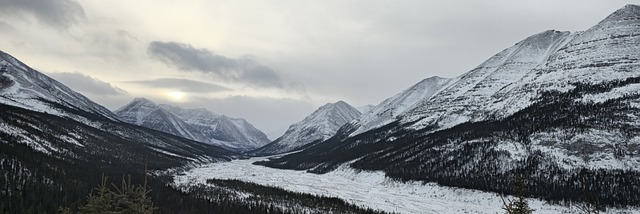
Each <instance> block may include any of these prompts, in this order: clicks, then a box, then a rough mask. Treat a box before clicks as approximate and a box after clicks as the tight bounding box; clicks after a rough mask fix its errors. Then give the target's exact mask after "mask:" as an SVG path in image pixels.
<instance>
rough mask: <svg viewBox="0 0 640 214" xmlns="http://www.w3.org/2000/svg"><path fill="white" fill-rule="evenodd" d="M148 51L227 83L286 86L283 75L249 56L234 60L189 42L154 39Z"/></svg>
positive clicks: (167, 61) (160, 58)
mask: <svg viewBox="0 0 640 214" xmlns="http://www.w3.org/2000/svg"><path fill="white" fill-rule="evenodd" d="M147 52H148V53H149V55H151V56H152V57H153V58H155V59H157V60H159V61H161V62H164V63H166V64H167V65H170V66H175V67H177V68H178V69H180V70H184V71H200V72H204V73H211V74H214V75H216V77H219V78H221V79H222V80H224V81H228V82H239V83H245V84H248V85H249V86H252V87H261V88H269V87H273V88H284V87H285V84H284V83H283V81H282V79H281V78H280V76H279V75H278V74H277V73H276V72H275V71H274V70H273V69H272V68H270V67H267V66H264V65H261V64H260V63H258V62H256V61H255V60H253V59H250V58H248V57H244V58H240V59H232V58H228V57H225V56H222V55H217V54H215V53H213V52H211V51H210V50H207V49H198V48H194V47H193V46H191V45H189V44H184V43H177V42H160V41H154V42H151V43H150V44H149V47H148V48H147Z"/></svg>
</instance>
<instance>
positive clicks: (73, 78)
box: [49, 72, 127, 96]
mask: <svg viewBox="0 0 640 214" xmlns="http://www.w3.org/2000/svg"><path fill="white" fill-rule="evenodd" d="M49 76H51V77H53V78H54V79H56V80H58V81H60V82H62V83H63V84H65V85H67V86H69V87H70V88H72V89H73V90H76V91H79V92H81V93H87V94H93V95H100V96H116V95H125V94H127V92H126V91H125V90H122V89H120V88H118V87H115V86H113V85H111V84H110V83H107V82H104V81H102V80H99V79H96V78H94V77H91V76H88V75H84V74H81V73H77V72H63V73H49Z"/></svg>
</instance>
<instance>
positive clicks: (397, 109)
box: [259, 5, 640, 205]
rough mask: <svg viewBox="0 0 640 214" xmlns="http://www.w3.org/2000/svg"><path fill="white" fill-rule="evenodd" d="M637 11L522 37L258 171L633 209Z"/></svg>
mask: <svg viewBox="0 0 640 214" xmlns="http://www.w3.org/2000/svg"><path fill="white" fill-rule="evenodd" d="M639 23H640V6H637V5H627V6H625V7H624V8H622V9H620V10H618V11H616V12H614V13H613V14H611V15H609V16H608V17H607V18H605V19H604V20H602V21H601V22H599V23H598V24H596V25H595V26H593V27H591V28H589V29H587V30H586V31H583V32H573V33H572V32H561V31H554V30H550V31H545V32H542V33H539V34H536V35H533V36H530V37H528V38H526V39H524V40H522V41H520V42H518V43H516V44H515V45H514V46H512V47H510V48H507V49H505V50H503V51H501V52H500V53H498V54H496V55H494V56H493V57H491V58H489V59H488V60H487V61H485V62H484V63H482V64H481V65H479V66H478V67H477V68H475V69H473V70H471V71H469V72H467V73H464V74H462V75H460V76H458V77H454V78H440V77H432V78H427V79H425V80H423V81H421V82H419V83H418V84H416V85H414V86H412V87H410V88H409V89H407V90H405V91H403V92H401V93H399V94H398V95H395V96H393V97H391V98H389V99H387V100H385V101H383V102H382V103H380V104H379V105H377V106H376V107H374V108H373V109H372V110H371V111H369V112H368V113H366V114H364V115H362V116H361V117H360V118H359V119H356V120H354V121H351V122H349V123H347V124H346V125H345V126H343V127H342V128H340V130H339V131H338V132H337V133H336V134H335V135H334V136H332V137H331V138H329V139H327V140H325V141H323V142H318V143H315V144H314V145H313V146H310V147H308V148H306V149H304V150H303V151H301V152H297V153H293V154H289V155H286V156H283V157H281V158H277V159H272V160H270V161H266V162H261V163H259V164H262V165H266V166H270V167H276V168H287V169H299V170H309V171H311V172H317V173H325V172H328V171H331V170H334V169H336V168H337V167H338V166H341V165H343V164H346V163H348V164H349V165H350V166H351V167H354V168H357V169H363V170H382V171H384V172H385V173H386V175H387V176H390V177H392V178H396V179H402V180H420V181H426V182H437V183H440V184H443V185H448V186H457V187H464V188H475V189H481V190H486V191H494V192H507V193H509V192H512V186H513V185H512V184H513V182H514V178H515V175H516V174H520V175H522V176H523V177H525V178H526V182H527V190H526V192H527V194H529V195H531V196H535V197H541V198H545V199H548V200H554V201H580V200H582V197H583V196H584V191H585V190H584V189H585V185H590V187H589V189H588V190H589V191H590V192H591V193H592V194H593V195H594V197H597V198H598V200H599V202H600V203H602V204H607V205H634V204H639V203H640V187H638V184H640V173H639V172H640V123H639V122H638V121H640V24H639Z"/></svg>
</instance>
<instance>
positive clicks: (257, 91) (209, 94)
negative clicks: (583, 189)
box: [0, 0, 636, 133]
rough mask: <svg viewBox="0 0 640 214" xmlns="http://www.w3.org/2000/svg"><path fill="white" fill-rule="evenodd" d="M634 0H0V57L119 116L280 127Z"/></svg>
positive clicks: (444, 73)
mask: <svg viewBox="0 0 640 214" xmlns="http://www.w3.org/2000/svg"><path fill="white" fill-rule="evenodd" d="M634 2H636V1H629V0H606V1H605V0H562V1H558V0H518V1H514V0H487V1H478V0H457V1H453V0H415V1H410V0H402V1H400V0H395V1H392V0H386V1H382V0H359V1H358V0H322V1H320V0H314V1H311V0H309V1H307V0H254V1H248V0H233V1H216V0H135V1H131V0H109V1H105V0H0V38H1V39H0V50H2V51H5V52H7V53H9V54H12V55H14V56H15V57H17V58H18V59H20V60H22V61H23V62H25V63H27V64H28V65H30V66H32V67H34V68H35V69H38V70H40V71H42V72H45V73H46V74H48V75H50V76H52V77H53V78H55V79H57V80H59V81H61V82H63V83H65V84H67V85H68V86H70V87H71V88H73V89H75V90H77V91H79V92H81V93H83V94H85V95H86V96H88V97H89V98H91V99H93V100H94V101H96V102H98V103H100V104H102V105H104V106H106V107H108V108H110V109H112V110H115V109H117V108H118V107H120V106H122V105H125V104H126V103H128V102H129V101H130V100H131V99H133V98H134V97H146V98H149V99H151V100H153V101H156V102H157V103H165V104H172V105H179V106H182V107H186V108H195V107H205V108H208V109H209V110H211V111H213V112H216V113H219V114H226V115H229V116H232V117H242V118H245V119H247V120H248V121H249V122H250V123H252V124H254V125H255V126H256V127H257V128H259V129H261V130H263V131H264V132H267V133H268V132H271V131H273V130H281V129H282V128H283V127H284V128H286V127H287V126H288V125H290V124H291V123H294V122H296V121H299V120H301V119H303V118H304V117H305V116H306V115H308V114H310V113H311V112H312V111H313V110H315V109H316V108H318V107H319V106H321V105H323V104H325V103H327V102H336V101H338V100H344V101H346V102H348V103H350V104H352V105H354V106H361V105H366V104H377V103H379V102H380V101H382V100H383V99H385V98H387V97H390V96H392V95H394V94H396V93H399V92H400V91H402V90H403V89H405V88H408V87H409V86H411V85H413V84H415V83H417V82H419V81H420V80H422V79H424V78H427V77H430V76H441V77H455V76H458V75H460V74H463V73H465V72H467V71H469V70H471V69H473V68H474V67H475V66H477V65H479V64H480V63H482V62H483V61H484V60H486V59H488V58H489V57H491V56H492V55H493V54H496V53H498V52H499V51H501V50H503V49H505V48H508V47H510V46H512V45H513V44H515V43H516V42H518V41H520V40H522V39H524V38H526V37H527V36H530V35H532V34H535V33H539V32H542V31H544V30H549V29H555V30H563V31H565V30H567V31H582V30H586V29H588V28H589V27H591V26H593V25H595V24H596V23H597V22H598V21H600V20H602V19H603V18H605V17H606V16H607V15H608V14H610V13H612V12H613V11H615V10H617V9H619V8H621V7H623V6H624V5H625V4H629V3H634Z"/></svg>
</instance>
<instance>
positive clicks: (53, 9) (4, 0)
mask: <svg viewBox="0 0 640 214" xmlns="http://www.w3.org/2000/svg"><path fill="white" fill-rule="evenodd" d="M0 5H1V6H0V11H1V12H2V13H4V14H10V15H22V13H27V14H30V15H33V16H34V17H35V18H36V19H37V20H38V21H40V22H42V23H45V24H48V25H52V26H55V27H63V28H67V27H69V26H71V25H73V24H76V23H78V22H80V21H82V20H84V19H86V15H85V12H84V8H82V6H81V5H80V4H78V2H76V1H74V0H0Z"/></svg>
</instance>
